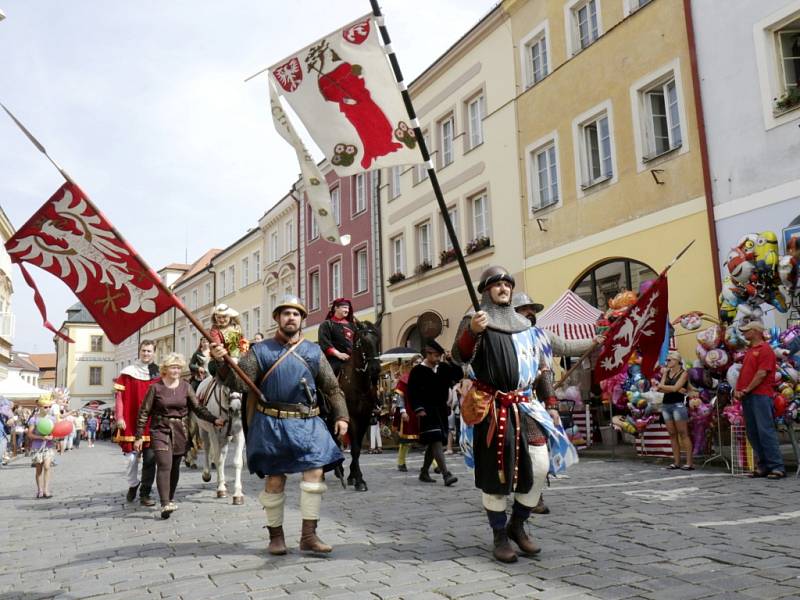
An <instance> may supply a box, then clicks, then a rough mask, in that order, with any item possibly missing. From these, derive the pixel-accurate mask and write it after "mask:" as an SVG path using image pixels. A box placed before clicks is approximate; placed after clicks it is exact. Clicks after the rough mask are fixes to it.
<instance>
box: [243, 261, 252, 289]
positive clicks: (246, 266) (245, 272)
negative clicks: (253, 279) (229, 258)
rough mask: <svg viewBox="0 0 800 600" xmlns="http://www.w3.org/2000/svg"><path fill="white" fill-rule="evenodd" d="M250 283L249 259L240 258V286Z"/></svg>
mask: <svg viewBox="0 0 800 600" xmlns="http://www.w3.org/2000/svg"><path fill="white" fill-rule="evenodd" d="M249 284H250V259H249V258H243V259H242V287H246V286H248V285H249Z"/></svg>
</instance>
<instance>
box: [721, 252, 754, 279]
mask: <svg viewBox="0 0 800 600" xmlns="http://www.w3.org/2000/svg"><path fill="white" fill-rule="evenodd" d="M725 266H726V267H727V268H728V272H729V273H730V274H731V279H733V281H735V282H736V283H738V284H741V285H745V284H748V283H750V278H751V277H752V276H753V272H754V271H755V269H756V267H755V265H754V264H753V262H752V261H751V260H749V259H748V258H747V255H746V254H745V252H744V250H742V249H741V248H733V249H732V250H731V251H730V253H729V254H728V258H727V259H726V260H725Z"/></svg>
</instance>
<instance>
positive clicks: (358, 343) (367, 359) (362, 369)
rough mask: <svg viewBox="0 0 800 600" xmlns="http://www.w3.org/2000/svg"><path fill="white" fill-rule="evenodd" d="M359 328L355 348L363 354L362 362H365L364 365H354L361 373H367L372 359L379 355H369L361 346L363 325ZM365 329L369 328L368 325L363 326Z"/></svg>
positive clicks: (354, 368)
mask: <svg viewBox="0 0 800 600" xmlns="http://www.w3.org/2000/svg"><path fill="white" fill-rule="evenodd" d="M357 328H358V329H359V331H357V334H358V335H357V336H356V341H355V343H354V344H353V350H357V351H358V353H359V354H360V355H361V362H362V363H364V366H363V367H356V366H355V365H353V370H355V371H358V372H359V373H366V372H367V369H368V368H369V363H370V361H372V360H374V359H376V358H377V357H378V355H377V354H376V355H374V356H367V353H366V352H365V351H364V350H363V348H362V347H361V346H362V345H363V342H362V340H361V331H360V330H361V329H362V326H357ZM363 329H364V330H367V331H368V330H369V329H368V328H367V327H363Z"/></svg>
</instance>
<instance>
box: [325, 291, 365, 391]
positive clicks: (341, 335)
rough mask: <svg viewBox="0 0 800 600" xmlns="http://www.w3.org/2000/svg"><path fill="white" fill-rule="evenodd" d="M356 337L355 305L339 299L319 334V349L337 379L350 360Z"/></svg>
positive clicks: (334, 303)
mask: <svg viewBox="0 0 800 600" xmlns="http://www.w3.org/2000/svg"><path fill="white" fill-rule="evenodd" d="M355 335H356V326H355V320H354V317H353V304H352V302H350V300H348V299H347V298H337V299H336V300H334V301H333V303H332V304H331V309H330V310H329V311H328V316H327V317H325V320H324V321H323V322H322V323H320V326H319V331H318V333H317V340H318V343H319V347H320V348H322V352H323V353H324V354H325V358H327V359H328V362H329V363H331V367H332V368H333V372H334V373H335V374H336V376H337V377H338V376H339V372H340V371H341V370H342V366H344V363H346V362H347V361H348V360H350V355H351V354H352V353H353V340H354V339H355Z"/></svg>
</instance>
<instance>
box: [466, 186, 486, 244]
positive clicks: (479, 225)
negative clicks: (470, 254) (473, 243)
mask: <svg viewBox="0 0 800 600" xmlns="http://www.w3.org/2000/svg"><path fill="white" fill-rule="evenodd" d="M469 206H470V211H471V212H472V237H473V239H478V238H481V237H490V234H489V198H488V197H487V196H486V192H481V193H480V194H477V195H475V196H473V197H472V198H470V199H469Z"/></svg>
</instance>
